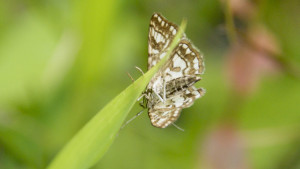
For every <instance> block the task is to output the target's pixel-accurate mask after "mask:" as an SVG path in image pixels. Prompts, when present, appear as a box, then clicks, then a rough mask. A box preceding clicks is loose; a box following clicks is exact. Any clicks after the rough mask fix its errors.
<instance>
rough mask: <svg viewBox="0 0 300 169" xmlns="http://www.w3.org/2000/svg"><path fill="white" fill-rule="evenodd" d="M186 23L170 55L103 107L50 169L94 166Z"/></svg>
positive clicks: (70, 142)
mask: <svg viewBox="0 0 300 169" xmlns="http://www.w3.org/2000/svg"><path fill="white" fill-rule="evenodd" d="M185 26H186V21H183V22H182V24H181V26H180V29H179V31H178V33H177V35H176V37H175V38H174V40H173V42H172V44H171V47H170V50H169V51H168V53H167V54H166V56H165V57H164V58H163V59H162V60H161V61H160V62H159V63H158V64H157V65H156V66H154V67H153V68H152V69H150V70H149V71H148V72H147V73H146V74H145V75H143V76H142V77H140V78H139V79H137V80H136V81H135V82H134V83H133V84H131V85H130V86H129V87H127V88H126V89H125V90H124V91H122V92H121V93H120V94H119V95H118V96H117V97H115V98H114V99H113V100H112V101H110V102H109V103H108V104H107V105H106V106H105V107H104V108H103V109H102V110H100V111H99V112H98V113H97V114H96V115H95V116H94V117H93V118H92V119H91V120H90V121H89V122H88V123H87V124H86V125H85V126H84V127H83V128H82V129H81V130H80V131H79V132H78V133H77V134H76V135H75V136H74V137H73V138H72V139H71V140H70V141H69V143H67V145H66V146H65V147H64V148H63V149H62V150H61V152H59V154H58V155H57V156H56V157H55V158H54V160H53V161H52V163H51V164H50V165H49V166H48V169H60V168H61V169H66V168H67V169H83V168H89V167H91V166H93V165H94V164H95V163H96V162H97V161H98V160H100V159H101V157H102V156H103V155H104V154H105V152H106V151H107V150H108V148H109V147H110V145H111V144H112V142H113V140H114V138H115V136H116V135H117V133H118V131H119V129H120V127H121V125H122V123H123V121H124V120H125V118H126V116H127V114H128V113H129V111H130V110H131V108H132V107H133V105H134V104H135V103H136V100H137V98H138V97H139V96H140V95H141V93H142V91H143V90H144V89H145V87H146V86H147V84H148V83H149V81H150V79H151V78H152V76H153V75H154V74H155V73H156V72H157V71H158V70H159V68H160V67H161V66H162V65H163V64H164V63H165V62H166V61H167V59H168V58H169V57H170V55H171V52H172V50H173V49H174V48H175V46H176V45H177V44H178V42H179V39H180V37H181V36H182V34H183V32H184V29H185Z"/></svg>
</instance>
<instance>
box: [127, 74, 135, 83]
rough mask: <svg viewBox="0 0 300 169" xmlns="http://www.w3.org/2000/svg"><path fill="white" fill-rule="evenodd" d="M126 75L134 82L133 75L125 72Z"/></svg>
mask: <svg viewBox="0 0 300 169" xmlns="http://www.w3.org/2000/svg"><path fill="white" fill-rule="evenodd" d="M127 75H128V76H129V78H130V79H131V80H132V82H134V79H133V77H132V76H131V75H130V74H129V73H128V72H127Z"/></svg>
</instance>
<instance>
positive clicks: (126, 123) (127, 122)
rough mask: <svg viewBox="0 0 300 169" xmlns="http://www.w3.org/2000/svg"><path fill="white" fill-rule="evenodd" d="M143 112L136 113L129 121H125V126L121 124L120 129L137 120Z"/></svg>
mask: <svg viewBox="0 0 300 169" xmlns="http://www.w3.org/2000/svg"><path fill="white" fill-rule="evenodd" d="M143 112H144V110H142V111H140V112H138V113H137V114H136V115H135V116H133V117H132V118H131V119H129V120H127V121H126V122H125V124H123V126H122V127H121V129H123V128H124V127H125V126H127V125H128V124H129V123H130V122H131V121H132V120H134V119H135V118H137V117H138V116H139V115H141V114H142V113H143Z"/></svg>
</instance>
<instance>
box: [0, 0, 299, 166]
mask: <svg viewBox="0 0 300 169" xmlns="http://www.w3.org/2000/svg"><path fill="white" fill-rule="evenodd" d="M228 7H229V8H228ZM226 9H229V10H226ZM226 11H227V12H226ZM228 11H229V12H228ZM154 12H160V13H162V14H163V15H164V16H165V17H167V18H168V19H169V20H170V21H172V22H174V23H177V24H179V23H180V21H181V20H182V18H186V19H187V20H188V26H187V29H186V34H187V36H188V37H189V38H190V39H191V41H193V43H194V45H195V46H197V47H198V48H199V49H200V50H201V52H202V53H203V54H204V58H205V64H206V72H205V74H204V75H203V79H202V80H201V81H200V82H199V83H198V84H197V86H199V87H200V86H201V87H204V88H205V89H206V90H207V93H206V95H205V96H204V97H203V98H201V99H199V100H197V101H196V102H195V104H194V105H193V106H192V107H191V108H188V109H184V110H183V112H182V116H181V117H180V119H179V120H178V121H177V122H176V124H177V125H178V126H180V127H181V128H183V129H185V131H184V132H182V131H180V130H178V129H176V128H175V127H174V126H170V127H168V128H166V129H158V128H155V127H152V126H151V124H150V120H149V118H148V116H147V114H146V113H144V114H143V115H142V116H140V117H139V118H137V119H135V120H134V121H133V122H132V123H130V124H129V125H128V126H126V127H125V128H124V129H122V130H121V131H120V132H119V135H118V137H117V138H116V140H115V142H114V143H113V145H112V146H111V147H110V149H109V150H108V152H107V153H106V154H105V156H104V157H103V158H102V159H101V160H100V161H99V163H98V164H97V165H96V166H94V167H93V168H95V169H96V168H108V169H117V168H118V169H119V168H125V169H127V168H128V169H129V168H130V169H134V168H145V169H153V168H156V169H166V168H172V169H177V168H178V169H182V168H192V169H196V168H197V169H243V168H245V169H250V168H253V169H300V104H299V103H300V83H299V82H300V81H299V79H300V74H299V68H300V48H299V45H300V31H299V30H300V17H299V16H300V1H298V0H286V1H280V0H259V1H258V0H256V1H246V0H231V1H230V2H229V3H228V4H227V5H226V2H224V1H218V0H197V1H193V0H187V1H179V0H144V1H137V0H128V1H118V0H112V1H103V0H99V1H96V0H86V1H80V0H75V1H71V0H69V1H68V0H66V1H60V0H1V1H0V82H1V83H0V168H1V169H2V168H3V169H10V168H13V169H14V168H22V169H23V168H28V169H31V168H45V167H46V166H47V165H48V164H49V163H50V162H51V160H52V159H53V157H54V156H55V155H56V153H58V152H59V150H60V149H61V148H62V147H63V146H64V145H65V144H66V143H67V142H68V140H69V139H70V138H72V136H73V135H74V134H75V133H76V132H77V131H78V130H79V129H80V128H81V127H82V126H83V125H84V124H85V123H86V122H87V121H88V120H89V119H90V118H92V117H93V115H95V114H96V113H97V112H98V111H99V110H100V109H101V108H102V107H103V106H104V105H105V104H106V103H108V102H109V101H110V100H111V99H112V98H114V97H115V96H116V95H117V94H118V93H120V92H121V91H122V90H123V89H125V88H126V87H127V86H128V85H130V84H131V83H132V82H131V80H130V78H129V77H128V76H127V72H129V73H130V74H131V75H132V76H133V77H134V78H135V79H137V78H138V77H139V76H140V72H138V71H136V70H135V68H134V67H135V66H138V67H140V68H141V69H143V70H144V71H146V65H147V55H148V54H147V41H148V27H149V20H150V17H151V15H152V14H153V13H154ZM230 13H231V14H232V15H233V17H234V22H235V25H236V26H235V29H232V30H231V31H233V32H235V35H234V34H233V35H232V37H231V39H232V41H230V40H229V39H230V36H228V33H227V32H230V30H228V29H227V28H228V23H230ZM226 16H229V20H226V19H225V18H226ZM228 37H229V38H228ZM241 58H242V59H241ZM140 110H141V107H139V106H138V104H136V106H135V107H134V109H133V110H132V111H131V113H130V114H129V117H128V118H130V117H132V116H134V115H135V114H136V113H137V112H139V111H140Z"/></svg>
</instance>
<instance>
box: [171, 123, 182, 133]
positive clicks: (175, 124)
mask: <svg viewBox="0 0 300 169" xmlns="http://www.w3.org/2000/svg"><path fill="white" fill-rule="evenodd" d="M172 124H173V126H174V127H176V128H177V129H178V130H180V131H184V129H183V128H180V127H179V126H177V125H176V124H175V123H172Z"/></svg>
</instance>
